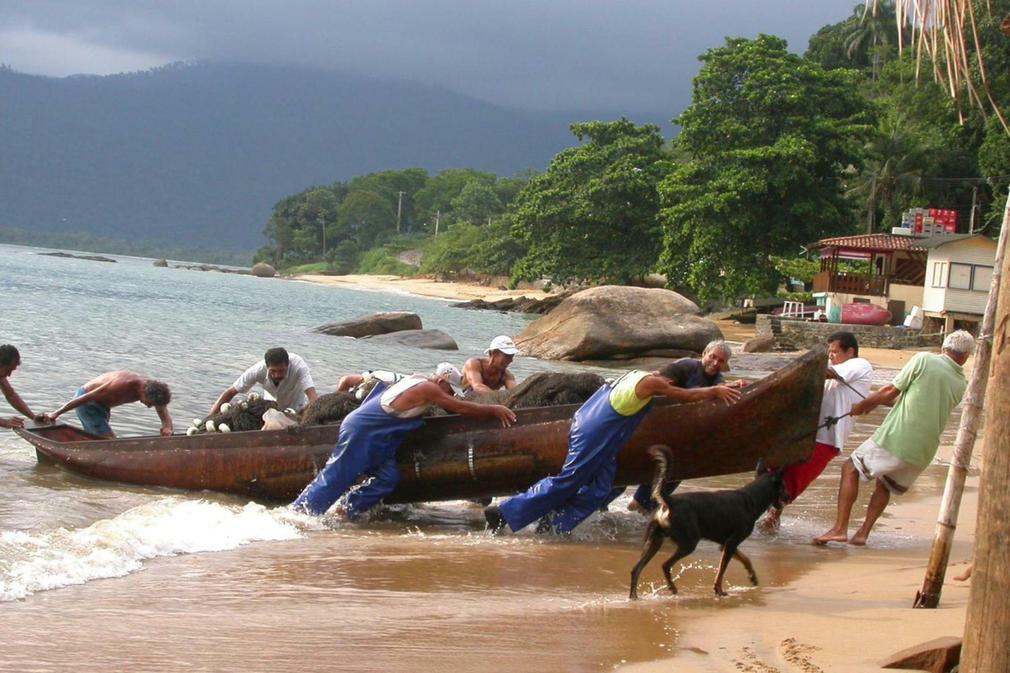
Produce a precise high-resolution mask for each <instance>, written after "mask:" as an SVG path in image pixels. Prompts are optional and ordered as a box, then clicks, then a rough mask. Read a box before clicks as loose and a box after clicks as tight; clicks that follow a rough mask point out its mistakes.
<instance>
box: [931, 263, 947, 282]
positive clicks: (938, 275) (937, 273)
mask: <svg viewBox="0 0 1010 673" xmlns="http://www.w3.org/2000/svg"><path fill="white" fill-rule="evenodd" d="M931 285H932V287H947V263H946V262H933V282H932V284H931Z"/></svg>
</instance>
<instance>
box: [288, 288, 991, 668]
mask: <svg viewBox="0 0 1010 673" xmlns="http://www.w3.org/2000/svg"><path fill="white" fill-rule="evenodd" d="M298 279H299V280H305V281H310V282H318V283H323V284H328V285H341V286H353V287H360V288H365V289H369V290H376V291H397V292H408V293H411V294H417V295H422V296H429V297H439V298H444V299H459V300H467V299H475V298H482V299H488V300H491V299H497V298H502V297H506V296H511V297H515V296H522V295H526V296H544V293H542V292H539V293H538V292H536V291H531V290H518V291H501V290H495V289H492V288H489V287H485V286H481V285H476V284H465V283H442V282H437V281H434V280H430V279H409V278H398V277H395V276H301V277H299V278H298ZM718 324H719V326H720V328H721V329H722V331H723V333H724V335H725V337H726V339H727V340H728V341H730V342H732V343H733V344H735V345H739V344H742V343H743V342H744V341H746V340H747V339H749V338H751V337H753V336H754V328H753V326H752V325H746V324H739V323H735V322H732V321H726V320H723V321H719V322H718ZM916 352H917V351H915V350H891V349H880V348H863V349H860V355H861V356H863V357H865V358H867V359H868V360H870V362H871V363H872V364H873V365H874V367H875V368H876V369H877V370H878V374H879V376H878V377H877V378H878V379H879V380H880V381H883V380H889V379H890V378H891V377H892V376H893V375H894V374H896V373H897V370H898V369H900V368H901V367H902V366H903V365H904V364H905V363H906V362H907V361H908V360H909V358H911V357H912V356H913V355H914V354H915V353H916ZM966 371H970V363H969V365H967V366H966ZM951 423H952V424H954V423H956V420H955V419H952V421H951ZM949 431H950V428H948V432H949ZM849 448H850V449H851V448H852V447H849ZM951 451H952V447H950V446H943V447H941V449H940V452H939V454H938V456H937V462H940V463H942V464H946V463H947V462H948V461H949V458H950V454H951ZM980 452H981V441H980V442H979V445H978V447H976V452H975V455H974V456H973V460H972V464H973V468H974V469H973V471H972V475H971V476H970V477H969V479H968V482H967V484H966V489H965V495H964V499H963V501H962V505H961V511H960V520H959V526H958V530H957V534H956V536H955V544H954V549H953V553H952V555H951V565H950V567H949V568H948V572H947V579H946V582H945V586H944V590H943V594H942V597H941V602H940V607H939V608H938V609H935V610H917V609H913V608H912V607H911V606H912V602H913V600H914V597H915V594H916V591H917V590H918V589H919V588H921V586H922V582H923V578H924V576H925V569H926V564H927V561H928V558H929V551H930V547H931V544H932V539H933V535H934V530H935V522H936V518H937V514H938V512H939V502H940V498H941V494H942V490H943V486H942V481H943V476H944V475H945V474H946V471H945V470H942V468H941V469H937V470H934V471H933V476H932V477H931V478H930V479H926V478H923V479H921V480H920V482H921V483H919V484H917V486H916V487H913V491H912V492H911V493H910V494H908V495H907V496H905V497H904V498H896V499H893V500H892V502H891V505H890V506H889V507H888V509H887V511H886V512H885V514H884V518H883V519H882V520H881V523H880V524H878V528H886V529H887V530H888V531H890V532H891V533H894V532H897V533H898V534H899V535H900V536H901V538H902V540H903V542H902V544H900V545H894V544H893V543H888V542H884V543H883V544H879V545H875V544H874V538H873V537H872V536H871V538H870V542H869V545H868V546H867V547H865V548H858V547H851V546H848V545H836V544H833V545H829V546H827V547H815V546H814V545H812V544H811V545H809V546H806V545H805V544H804V540H805V539H806V538H803V539H801V540H799V541H796V543H795V544H796V547H795V551H794V552H793V553H794V554H795V555H797V556H798V557H803V559H804V560H807V561H809V563H808V564H807V568H808V570H807V571H806V572H804V573H801V574H800V575H799V576H798V577H796V578H795V579H792V580H791V581H789V582H788V583H787V584H784V585H781V586H763V587H762V588H761V590H760V598H759V599H758V600H753V601H744V602H740V603H739V604H737V605H734V606H733V607H732V608H731V609H727V607H726V606H725V605H723V604H721V602H720V601H722V600H724V599H717V598H715V597H712V596H711V595H709V596H706V597H704V598H702V597H698V596H692V598H691V603H692V608H691V615H692V619H691V620H690V622H689V623H688V624H687V625H686V626H682V627H681V628H679V629H678V631H677V638H676V644H675V647H674V651H673V652H671V654H672V655H673V658H671V659H666V660H660V661H653V662H647V663H637V664H629V665H626V666H624V667H622V668H621V670H627V671H634V672H648V673H651V672H658V671H669V670H678V671H688V672H694V671H697V672H699V673H700V672H703V671H704V672H719V671H727V672H728V671H752V672H755V673H789V672H793V671H795V672H798V673H827V672H832V673H863V672H869V671H878V670H880V662H881V660H883V659H885V658H886V657H888V656H889V655H892V654H894V653H895V652H898V651H900V650H902V649H904V648H907V647H911V646H913V645H917V644H919V643H923V642H925V641H929V640H932V639H934V638H938V637H941V636H958V637H960V636H961V635H962V634H963V629H964V620H965V614H966V606H967V601H968V594H969V583H967V582H957V581H955V580H953V576H954V575H957V574H958V573H959V572H961V571H963V569H964V567H965V564H966V562H967V560H968V559H969V558H970V557H971V543H972V541H973V539H974V531H975V518H976V511H977V493H978V480H979V478H978V470H977V466H978V465H979V463H980V462H981V456H980ZM839 464H840V461H835V463H833V464H832V466H830V467H829V469H828V470H827V471H826V472H825V474H824V475H823V476H822V477H821V479H822V480H824V481H825V482H827V483H828V487H829V488H831V489H834V488H836V484H837V479H838V472H839V467H838V466H839ZM870 490H871V489H870V488H869V487H867V486H866V485H864V486H863V488H862V489H861V493H860V498H859V500H858V501H857V503H856V507H855V508H854V511H853V524H852V527H853V529H854V528H855V526H857V525H858V523H859V521H860V520H861V516H862V513H863V512H864V511H865V506H866V501H867V499H868V496H869V491H870ZM789 511H790V510H789V509H787V510H786V514H785V517H789V516H790V514H789ZM820 532H823V531H820V530H817V531H810V533H811V535H810V538H812V537H813V536H814V535H816V534H819V533H820ZM795 534H796V533H795V531H793V532H792V535H795ZM759 572H760V571H759ZM664 591H665V590H664ZM661 600H672V601H677V600H681V599H679V598H677V599H674V598H669V599H667V598H665V597H664V598H662V599H661ZM705 601H711V604H710V607H709V606H707V605H706V604H704V603H705ZM699 602H702V605H701V606H699Z"/></svg>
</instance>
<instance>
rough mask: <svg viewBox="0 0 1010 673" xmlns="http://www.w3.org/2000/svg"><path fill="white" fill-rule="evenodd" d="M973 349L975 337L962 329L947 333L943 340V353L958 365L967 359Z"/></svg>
mask: <svg viewBox="0 0 1010 673" xmlns="http://www.w3.org/2000/svg"><path fill="white" fill-rule="evenodd" d="M974 350H975V337H973V336H972V335H971V334H969V333H968V332H965V331H964V330H963V329H959V330H956V331H954V332H951V333H950V334H948V335H947V336H946V337H945V338H944V340H943V353H944V355H946V356H947V357H949V358H950V359H951V360H953V361H954V362H956V363H957V364H959V365H963V364H964V363H965V362H967V361H968V356H969V355H971V354H972V351H974Z"/></svg>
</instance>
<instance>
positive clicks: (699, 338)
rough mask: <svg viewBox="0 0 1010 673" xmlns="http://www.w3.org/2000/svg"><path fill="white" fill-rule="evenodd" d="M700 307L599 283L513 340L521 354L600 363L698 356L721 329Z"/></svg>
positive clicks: (661, 293)
mask: <svg viewBox="0 0 1010 673" xmlns="http://www.w3.org/2000/svg"><path fill="white" fill-rule="evenodd" d="M700 313H701V311H700V309H699V308H698V305H697V304H695V303H694V302H693V301H691V300H689V299H686V298H685V297H683V296H681V295H679V294H677V293H676V292H673V291H671V290H663V289H658V288H641V287H625V286H619V285H603V286H601V287H594V288H590V289H588V290H583V291H581V292H577V293H575V294H573V295H572V296H571V297H568V298H567V299H565V300H564V301H563V302H561V304H560V305H559V306H558V307H557V308H555V309H554V310H553V311H551V312H550V313H548V314H547V315H546V316H544V317H543V318H540V319H539V320H537V321H534V322H532V323H530V325H529V326H528V327H527V328H526V329H525V330H523V331H522V333H521V334H520V335H519V336H517V337H516V338H515V341H516V345H518V346H519V350H520V352H521V353H523V354H524V355H532V356H535V357H539V358H544V359H548V360H603V359H607V358H611V357H614V356H622V357H634V356H636V355H637V354H641V353H648V352H655V351H681V352H682V351H691V352H695V353H697V352H700V351H702V350H703V349H704V348H705V345H706V344H707V343H708V342H709V341H712V340H713V339H721V338H722V332H721V331H720V330H719V327H718V326H717V325H716V324H715V323H714V322H712V321H711V320H708V319H707V318H703V317H701V316H700V315H699V314H700Z"/></svg>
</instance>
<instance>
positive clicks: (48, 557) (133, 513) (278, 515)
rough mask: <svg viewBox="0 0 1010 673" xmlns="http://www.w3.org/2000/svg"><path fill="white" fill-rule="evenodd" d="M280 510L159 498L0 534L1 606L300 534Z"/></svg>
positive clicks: (250, 505)
mask: <svg viewBox="0 0 1010 673" xmlns="http://www.w3.org/2000/svg"><path fill="white" fill-rule="evenodd" d="M300 528H303V526H299V525H298V520H297V519H296V518H295V517H291V516H289V515H287V513H286V511H285V510H284V509H277V510H268V509H266V508H265V507H263V506H261V505H257V504H254V503H250V504H248V505H245V506H244V507H238V506H229V505H223V504H219V503H213V502H207V501H205V500H186V499H183V498H176V497H170V498H161V499H159V500H157V501H155V502H152V503H147V504H144V505H141V506H139V507H134V508H133V509H130V510H127V511H126V512H124V513H122V514H120V515H118V516H116V517H114V518H112V519H105V520H102V521H98V522H95V523H94V524H92V525H90V526H88V527H87V528H81V529H69V530H68V529H66V528H59V529H56V530H50V531H41V532H34V531H33V532H26V531H0V601H10V600H17V599H19V598H24V597H26V596H30V595H31V594H33V593H35V592H37V591H45V590H48V589H57V588H60V587H65V586H70V585H74V584H84V583H85V582H88V581H90V580H94V579H101V578H109V577H122V576H124V575H128V574H129V573H132V572H136V571H137V570H140V569H141V568H142V567H143V564H144V561H146V560H148V559H153V558H157V557H159V556H175V555H177V554H194V553H199V552H209V551H223V550H227V549H234V548H236V547H239V546H241V545H244V544H248V543H250V542H256V541H264V540H291V539H295V538H298V537H301V533H300V532H299V529H300Z"/></svg>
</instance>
